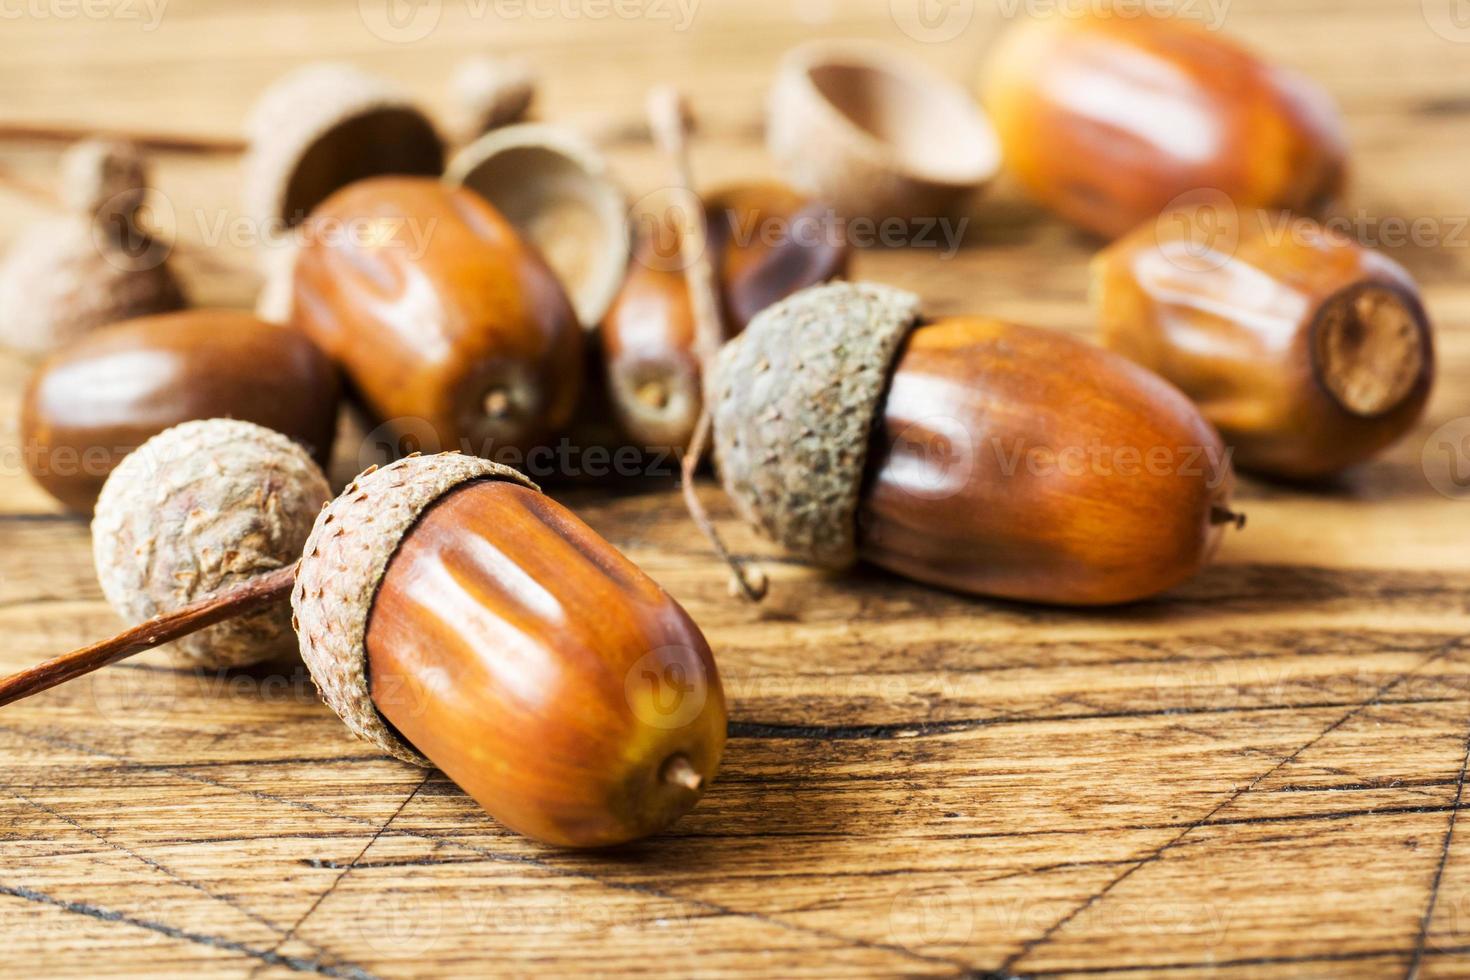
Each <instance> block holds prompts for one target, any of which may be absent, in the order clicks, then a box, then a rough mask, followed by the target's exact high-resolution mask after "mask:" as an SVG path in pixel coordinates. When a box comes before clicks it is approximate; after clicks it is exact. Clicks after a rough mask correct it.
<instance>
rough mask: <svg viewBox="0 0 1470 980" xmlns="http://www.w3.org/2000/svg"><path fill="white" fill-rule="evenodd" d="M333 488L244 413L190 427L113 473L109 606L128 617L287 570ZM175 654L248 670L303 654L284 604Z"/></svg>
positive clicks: (107, 521)
mask: <svg viewBox="0 0 1470 980" xmlns="http://www.w3.org/2000/svg"><path fill="white" fill-rule="evenodd" d="M331 495H332V492H331V488H330V487H328V485H327V480H326V477H325V476H323V475H322V472H321V469H320V468H319V467H318V466H317V465H316V463H314V462H312V460H311V457H310V456H308V455H307V454H306V451H305V450H304V449H302V448H301V447H300V446H298V445H297V444H296V443H294V442H292V441H291V440H290V439H288V438H287V437H286V436H283V435H281V434H280V433H278V432H272V431H271V430H269V429H265V428H262V427H261V426H258V425H254V424H252V423H250V422H241V421H237V420H234V419H209V420H205V421H198V422H186V423H184V424H183V425H178V426H174V427H173V428H171V429H168V430H166V431H164V432H161V433H159V434H158V435H156V436H154V437H153V438H151V439H149V440H148V441H147V442H145V443H143V445H142V446H140V447H139V448H138V449H137V451H135V452H133V453H132V454H130V455H129V456H128V457H127V458H126V459H124V460H123V461H122V463H121V464H119V465H118V467H117V469H115V470H113V471H112V475H111V476H109V477H108V478H107V482H106V484H104V486H103V487H102V493H101V495H100V496H99V497H98V498H97V512H96V516H95V517H93V519H92V555H93V561H94V563H95V565H96V569H97V580H98V582H100V583H101V585H102V592H103V594H104V595H105V596H106V597H107V601H108V603H109V604H110V605H111V606H112V608H113V609H114V610H115V611H116V612H117V614H118V615H119V616H121V617H122V618H123V619H125V620H127V622H128V623H129V624H137V623H141V622H143V621H144V620H147V619H150V618H151V617H153V616H157V615H159V614H160V613H165V612H171V611H173V610H176V609H179V608H181V607H183V606H185V605H188V604H189V603H191V602H193V601H194V600H196V599H200V598H202V597H204V596H206V595H208V594H210V593H212V592H216V591H219V590H223V589H227V588H229V587H231V586H234V585H239V584H241V583H242V582H245V581H246V580H248V579H251V578H254V577H256V576H258V575H261V574H263V573H266V572H270V571H274V570H276V569H279V568H283V567H285V566H287V565H290V564H291V563H292V562H294V561H296V559H297V558H299V557H300V555H301V548H302V545H303V544H305V542H306V539H307V535H308V534H309V533H310V531H311V528H312V522H313V521H314V520H315V519H316V515H317V514H318V513H319V512H320V511H321V508H322V505H323V504H324V503H325V502H326V501H327V500H328V499H329V498H330V497H331ZM168 649H169V650H170V651H171V652H172V653H173V654H174V655H175V656H176V657H178V658H179V659H181V660H183V661H184V662H186V663H188V664H190V665H192V666H199V667H210V668H213V667H242V666H247V665H249V664H253V663H259V662H262V661H265V660H270V659H273V658H275V657H277V656H281V655H283V654H289V653H291V652H292V651H293V650H294V649H295V640H294V637H293V636H292V632H291V624H290V616H289V614H288V610H287V609H286V608H285V606H284V605H282V604H278V605H276V606H274V607H271V608H267V609H261V610H257V611H256V612H253V613H250V614H247V615H245V616H241V617H239V618H236V619H231V620H227V621H225V622H222V623H218V624H216V625H214V626H210V627H208V628H207V629H204V630H202V631H200V632H198V633H194V634H192V635H190V636H186V637H184V638H183V639H180V640H177V641H175V642H174V643H173V644H171V645H170V646H169V647H168Z"/></svg>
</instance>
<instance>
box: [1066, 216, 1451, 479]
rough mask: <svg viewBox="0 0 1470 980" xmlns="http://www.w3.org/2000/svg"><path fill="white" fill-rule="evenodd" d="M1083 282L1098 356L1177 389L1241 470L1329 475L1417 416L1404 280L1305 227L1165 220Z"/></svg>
mask: <svg viewBox="0 0 1470 980" xmlns="http://www.w3.org/2000/svg"><path fill="white" fill-rule="evenodd" d="M1092 275H1093V289H1092V293H1093V301H1094V305H1095V306H1096V308H1097V311H1098V317H1099V322H1100V327H1101V339H1102V342H1103V344H1104V345H1105V346H1106V347H1108V348H1110V349H1112V350H1115V351H1117V352H1118V353H1120V354H1123V355H1124V356H1126V357H1129V358H1131V359H1132V360H1134V361H1136V362H1138V363H1139V364H1142V365H1143V366H1144V367H1147V368H1149V369H1151V370H1153V371H1157V372H1158V373H1159V374H1161V375H1163V376H1164V377H1165V378H1167V379H1169V380H1170V381H1172V382H1173V383H1174V384H1176V385H1178V386H1179V387H1180V388H1181V389H1183V391H1184V392H1185V394H1187V395H1189V396H1190V397H1191V398H1193V399H1194V400H1195V402H1196V403H1197V404H1198V405H1199V406H1200V409H1201V410H1202V411H1203V412H1204V415H1205V418H1207V419H1209V420H1210V422H1211V423H1212V424H1213V425H1214V426H1215V427H1216V428H1218V429H1219V430H1220V433H1221V435H1222V436H1223V437H1224V439H1225V441H1226V442H1227V443H1228V444H1229V445H1230V446H1231V447H1232V448H1233V450H1234V452H1235V458H1236V462H1237V463H1238V464H1239V465H1240V466H1241V468H1243V469H1251V470H1255V471H1257V472H1260V473H1264V474H1268V475H1271V476H1278V477H1285V478H1289V479H1316V478H1321V477H1325V476H1329V475H1331V474H1334V473H1337V472H1339V471H1341V470H1344V469H1346V468H1348V467H1351V466H1353V465H1356V464H1358V463H1361V462H1364V461H1365V460H1367V459H1370V458H1371V457H1373V456H1375V455H1376V454H1378V453H1379V452H1381V451H1383V450H1384V449H1385V448H1387V447H1388V446H1390V445H1391V444H1393V443H1394V442H1396V441H1397V440H1399V439H1400V438H1402V437H1403V436H1404V434H1405V433H1407V432H1408V431H1409V430H1410V429H1412V428H1413V427H1414V425H1415V423H1416V422H1418V420H1419V418H1420V417H1421V416H1422V415H1423V413H1424V408H1425V405H1426V404H1427V402H1428V400H1429V393H1430V389H1431V388H1432V387H1433V383H1434V342H1433V337H1432V331H1431V329H1430V324H1429V318H1428V315H1427V314H1426V313H1425V310H1424V304H1423V302H1422V301H1421V299H1420V296H1419V290H1418V287H1417V286H1416V285H1415V283H1414V280H1413V278H1412V277H1411V276H1410V275H1409V273H1408V272H1406V271H1405V270H1404V269H1403V267H1402V266H1400V265H1399V264H1398V263H1396V262H1394V261H1393V260H1392V259H1390V258H1388V257H1387V256H1384V255H1380V254H1378V253H1376V252H1371V251H1369V250H1367V249H1365V248H1363V247H1361V246H1360V245H1358V244H1357V243H1356V242H1353V241H1350V240H1349V239H1347V238H1346V237H1344V236H1342V235H1339V234H1336V233H1334V232H1332V231H1329V230H1327V229H1325V228H1323V227H1322V226H1321V225H1320V224H1318V223H1317V222H1315V221H1312V220H1311V219H1308V218H1300V217H1298V218H1291V217H1290V216H1287V215H1284V214H1275V213H1269V214H1268V213H1258V212H1246V213H1242V212H1240V211H1238V210H1236V209H1234V208H1208V209H1203V210H1196V211H1193V212H1189V211H1184V212H1179V213H1170V214H1166V215H1164V216H1163V217H1162V218H1160V219H1159V221H1157V222H1154V223H1150V224H1148V225H1146V226H1145V227H1143V228H1140V229H1138V230H1137V231H1136V232H1134V233H1133V234H1132V235H1129V236H1128V237H1126V238H1124V239H1122V240H1120V241H1118V242H1117V243H1115V244H1114V245H1113V246H1112V247H1110V248H1109V249H1107V250H1106V251H1105V252H1103V253H1102V254H1101V255H1099V256H1098V258H1097V259H1096V260H1095V261H1094V263H1093V271H1092Z"/></svg>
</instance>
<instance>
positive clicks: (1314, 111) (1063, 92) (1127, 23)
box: [980, 9, 1347, 238]
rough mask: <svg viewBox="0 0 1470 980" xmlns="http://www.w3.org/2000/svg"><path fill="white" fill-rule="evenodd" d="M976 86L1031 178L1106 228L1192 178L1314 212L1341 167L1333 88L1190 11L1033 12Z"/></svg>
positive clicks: (1034, 189) (1201, 186) (1046, 198)
mask: <svg viewBox="0 0 1470 980" xmlns="http://www.w3.org/2000/svg"><path fill="white" fill-rule="evenodd" d="M980 96H981V99H982V101H983V102H984V104H985V107H986V109H987V110H988V111H989V113H990V116H991V119H992V120H993V121H994V123H995V127H996V131H997V132H998V133H999V135H1000V141H1001V146H1002V148H1003V151H1004V155H1005V160H1006V166H1007V168H1008V169H1009V170H1010V171H1011V172H1012V173H1013V174H1015V176H1016V177H1017V179H1018V180H1019V181H1020V183H1021V184H1022V186H1023V187H1024V188H1025V189H1026V191H1027V192H1028V193H1029V194H1030V195H1031V196H1032V197H1033V198H1034V199H1035V200H1036V201H1037V202H1039V203H1040V204H1043V205H1045V206H1046V207H1048V208H1050V209H1051V210H1052V211H1055V212H1056V213H1057V214H1059V215H1061V216H1062V217H1063V218H1066V219H1067V220H1068V221H1071V222H1073V223H1075V224H1077V225H1079V226H1081V227H1082V228H1085V229H1087V230H1088V231H1091V232H1094V233H1096V234H1098V235H1102V236H1105V237H1107V238H1116V237H1117V236H1119V235H1122V234H1125V233H1126V232H1129V231H1131V230H1132V229H1133V228H1135V227H1137V226H1138V225H1139V224H1140V223H1142V222H1144V221H1147V220H1148V219H1150V218H1152V217H1153V216H1155V215H1157V214H1159V213H1160V212H1161V211H1163V210H1165V208H1166V207H1167V206H1168V205H1169V204H1170V203H1171V202H1172V201H1174V200H1176V199H1177V198H1179V197H1180V196H1181V195H1184V194H1187V193H1190V192H1205V191H1208V192H1211V193H1215V194H1218V195H1219V196H1221V197H1223V198H1225V199H1228V200H1231V201H1234V202H1235V203H1237V204H1239V205H1241V206H1243V207H1252V208H1254V207H1263V208H1281V209H1290V210H1300V211H1308V212H1310V211H1315V210H1318V209H1320V208H1321V207H1323V206H1324V205H1325V204H1327V203H1330V202H1331V201H1332V200H1333V199H1334V198H1336V197H1337V196H1338V195H1339V194H1340V193H1341V191H1342V187H1343V183H1344V180H1345V173H1346V169H1347V162H1346V161H1347V148H1346V147H1347V143H1346V138H1345V135H1344V133H1345V128H1344V125H1343V122H1342V118H1341V116H1340V115H1339V113H1338V111H1337V109H1336V107H1335V106H1334V104H1333V102H1332V100H1331V98H1330V97H1329V96H1328V95H1327V94H1326V93H1325V92H1324V91H1323V90H1322V89H1321V88H1320V87H1319V86H1317V85H1316V84H1314V83H1313V82H1311V81H1309V80H1308V79H1306V78H1304V77H1302V76H1300V75H1297V74H1295V73H1293V72H1290V71H1287V70H1285V69H1283V68H1281V67H1279V66H1276V65H1271V64H1268V63H1266V62H1264V61H1262V60H1261V59H1259V58H1257V57H1256V56H1255V55H1253V54H1251V53H1250V52H1248V51H1246V50H1244V49H1242V48H1241V47H1239V46H1237V45H1236V44H1235V43H1233V42H1232V41H1230V40H1229V39H1227V38H1225V37H1223V36H1222V35H1221V34H1219V33H1218V32H1213V31H1210V30H1208V29H1207V28H1206V27H1205V26H1204V25H1202V24H1199V23H1195V22H1193V21H1190V20H1187V19H1185V18H1182V17H1163V16H1151V15H1138V16H1128V15H1127V14H1125V13H1122V12H1118V11H1110V10H1096V9H1094V10H1091V11H1065V12H1057V13H1055V14H1053V15H1051V16H1047V17H1038V18H1035V19H1031V20H1027V21H1025V22H1023V23H1020V24H1017V25H1016V26H1014V27H1012V28H1011V29H1010V30H1009V31H1008V32H1007V33H1006V34H1005V35H1004V36H1003V37H1002V39H1001V41H1000V43H999V44H998V45H997V48H996V50H995V52H994V54H993V55H992V56H991V60H990V64H989V67H988V69H987V71H986V74H985V78H984V79H983V81H982V82H981V86H980Z"/></svg>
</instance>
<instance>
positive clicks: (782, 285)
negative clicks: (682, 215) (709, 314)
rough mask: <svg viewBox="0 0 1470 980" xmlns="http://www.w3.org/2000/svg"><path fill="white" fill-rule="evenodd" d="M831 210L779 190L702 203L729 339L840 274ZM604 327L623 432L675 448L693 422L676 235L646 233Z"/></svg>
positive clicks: (746, 191) (842, 244) (747, 191)
mask: <svg viewBox="0 0 1470 980" xmlns="http://www.w3.org/2000/svg"><path fill="white" fill-rule="evenodd" d="M831 218H832V215H831V212H830V209H829V208H828V207H827V206H825V205H823V204H821V203H820V202H816V201H813V200H810V199H808V198H805V197H803V196H802V195H800V194H798V193H796V192H795V191H793V190H791V189H790V188H787V187H785V186H783V185H781V184H775V183H759V184H742V185H737V186H734V187H729V188H725V189H724V190H722V191H719V192H717V193H716V194H714V195H712V196H711V197H710V198H709V200H708V201H707V203H706V208H705V220H706V223H707V226H708V229H709V239H708V248H709V250H710V255H711V258H712V260H713V264H714V266H715V268H716V270H717V272H718V277H719V293H720V296H719V299H720V305H721V307H722V313H723V320H724V324H725V328H726V332H727V334H728V335H730V336H733V335H735V334H738V333H739V332H740V331H741V330H744V329H745V325H746V324H747V323H749V322H750V320H751V318H752V317H754V316H755V315H756V314H757V313H759V312H760V311H761V310H763V309H765V308H766V307H768V306H770V305H771V304H772V303H775V302H777V301H778V300H781V299H784V298H786V297H787V296H789V295H791V294H792V293H794V292H796V291H797V290H799V289H803V288H805V287H807V286H813V285H816V284H818V283H822V282H826V281H827V280H829V279H834V278H837V277H839V276H842V275H844V274H845V273H846V271H847V264H848V259H849V253H850V250H849V249H848V247H847V244H846V241H845V239H844V238H843V236H842V231H841V229H840V228H838V227H836V226H835V223H834V222H833V221H832V220H831ZM645 231H646V232H647V233H646V234H644V235H643V236H642V237H641V240H640V242H639V245H638V254H637V258H636V260H635V261H634V263H633V265H632V267H631V269H630V270H629V273H628V278H627V279H626V280H625V281H624V284H623V287H622V290H621V291H620V292H619V293H618V296H617V299H616V300H615V301H614V303H613V306H612V308H611V309H610V310H609V311H608V313H607V316H606V318H605V319H604V320H603V324H602V331H601V335H602V346H603V354H604V361H605V363H606V365H607V385H608V390H609V392H610V397H611V400H612V403H613V406H614V408H615V410H616V412H617V415H618V420H619V422H620V423H621V425H622V428H623V430H624V432H625V433H626V434H627V435H628V436H629V437H630V438H632V439H633V440H634V441H636V442H638V443H641V444H642V445H645V446H659V447H668V448H674V449H682V448H684V447H685V446H687V445H688V443H689V439H690V436H691V434H692V433H693V431H694V425H695V422H696V421H697V420H698V418H699V412H700V408H701V406H702V405H703V398H702V395H701V391H700V367H699V357H698V354H697V352H696V348H697V343H696V328H695V318H694V310H693V307H692V304H691V302H690V298H689V291H688V287H687V284H686V280H685V274H684V271H683V269H682V268H681V265H680V262H679V256H680V254H681V252H680V242H679V240H678V239H679V237H680V229H679V228H678V227H665V226H663V225H662V224H661V225H660V226H659V227H657V228H652V229H649V228H645Z"/></svg>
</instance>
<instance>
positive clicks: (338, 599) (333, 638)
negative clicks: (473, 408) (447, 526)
mask: <svg viewBox="0 0 1470 980" xmlns="http://www.w3.org/2000/svg"><path fill="white" fill-rule="evenodd" d="M471 480H509V481H511V482H514V483H519V484H521V485H522V486H525V487H528V488H530V489H532V490H539V488H538V487H537V486H536V485H535V484H534V483H532V482H531V481H530V480H528V479H526V478H525V477H524V476H522V475H521V474H520V473H518V472H517V471H515V470H513V469H511V468H510V467H508V466H501V465H500V464H499V463H492V462H490V461H489V460H485V459H479V458H477V457H474V456H462V455H460V454H458V453H440V454H438V455H434V456H418V455H414V456H408V457H405V458H404V459H400V460H398V461H397V462H395V463H390V464H388V465H387V466H384V467H383V468H381V469H379V468H378V467H375V466H374V467H369V468H368V469H367V470H364V471H363V472H362V473H361V474H360V475H359V476H358V478H357V479H356V480H354V481H353V482H352V483H351V484H349V485H348V487H347V489H345V490H343V491H342V493H341V494H340V495H338V497H337V499H335V500H333V501H332V502H331V503H329V504H327V505H326V506H325V507H323V508H322V511H321V513H320V514H318V515H317V519H316V525H315V526H314V527H313V528H312V531H311V536H310V537H309V538H308V539H307V541H306V548H305V549H304V551H303V553H302V556H301V565H300V567H299V568H298V570H297V573H296V587H295V588H294V589H292V591H291V609H292V611H293V613H294V615H293V617H292V620H291V624H292V625H293V626H294V627H295V628H296V635H297V638H298V642H299V643H300V646H301V657H302V659H303V660H305V661H306V666H307V667H308V668H309V669H310V670H311V676H312V679H313V680H315V681H316V685H317V687H318V688H320V689H321V692H322V699H323V700H324V701H326V702H327V704H328V705H330V706H331V708H332V710H333V711H335V712H337V715H338V717H340V718H341V719H342V721H343V722H345V723H346V725H347V727H348V728H349V729H351V730H352V733H353V734H354V735H356V736H358V737H359V738H362V739H366V740H367V741H369V742H371V743H372V744H374V745H376V746H377V747H378V748H380V749H382V750H383V751H384V752H386V753H388V754H389V755H391V756H394V757H396V758H398V759H402V760H403V761H404V762H411V763H413V764H414V765H419V766H425V767H429V766H432V763H430V762H429V760H427V759H425V758H424V757H423V756H422V755H421V754H420V753H419V752H418V751H417V750H416V749H414V748H413V746H411V745H409V744H408V743H407V742H405V741H404V740H403V739H402V738H401V737H400V736H399V735H398V733H397V732H395V731H394V730H393V728H392V726H390V725H389V724H388V723H387V722H386V721H385V720H384V719H383V716H382V715H381V714H379V713H378V709H377V707H376V706H375V705H374V704H373V699H372V693H371V688H370V687H369V686H368V676H367V671H368V666H367V663H368V658H367V624H368V617H369V616H370V615H371V613H372V608H373V598H374V597H375V596H376V595H377V592H378V584H379V583H380V582H382V580H383V574H384V573H385V572H386V571H387V569H388V563H389V562H390V561H391V560H392V559H393V555H394V554H395V553H396V552H397V551H398V545H399V543H400V542H401V541H402V540H403V538H404V536H405V535H406V534H408V532H409V529H410V528H412V527H413V525H414V523H415V522H417V521H418V519H419V515H420V514H422V513H423V512H424V511H425V510H426V509H428V507H429V505H431V504H433V503H434V502H435V501H436V500H438V499H439V498H440V497H442V496H444V495H445V494H446V493H449V492H450V491H451V490H453V489H454V488H455V487H457V486H459V485H460V484H463V483H467V482H469V481H471Z"/></svg>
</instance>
